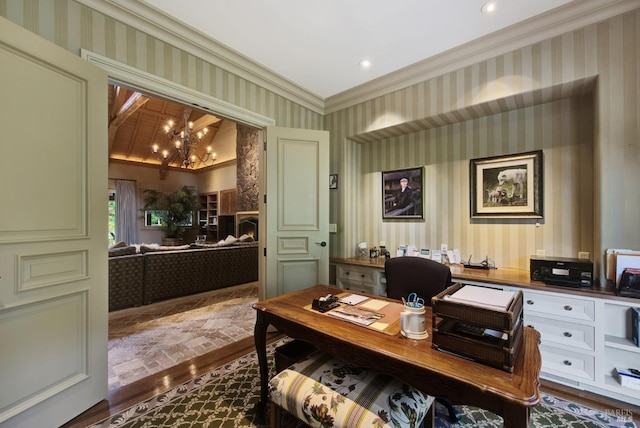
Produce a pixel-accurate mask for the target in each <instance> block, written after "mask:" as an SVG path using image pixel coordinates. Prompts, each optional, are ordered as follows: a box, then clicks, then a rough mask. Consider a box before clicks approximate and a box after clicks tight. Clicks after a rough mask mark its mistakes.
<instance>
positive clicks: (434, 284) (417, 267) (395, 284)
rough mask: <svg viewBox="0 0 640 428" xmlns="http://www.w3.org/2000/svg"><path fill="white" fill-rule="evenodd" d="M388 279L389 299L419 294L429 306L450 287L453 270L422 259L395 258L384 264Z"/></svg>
mask: <svg viewBox="0 0 640 428" xmlns="http://www.w3.org/2000/svg"><path fill="white" fill-rule="evenodd" d="M384 271H385V275H386V277H387V297H390V298H392V299H397V300H400V299H402V298H403V297H404V298H406V297H407V296H408V295H409V293H417V294H418V295H419V296H420V297H422V298H423V299H424V301H425V303H426V305H427V306H431V298H432V297H433V296H435V295H436V294H438V293H440V292H441V291H443V290H444V289H445V288H447V287H449V286H450V285H451V284H452V282H451V270H450V269H449V267H448V266H446V265H443V264H442V263H438V262H434V261H433V260H429V259H425V258H422V257H410V256H405V257H395V258H392V259H388V260H387V261H386V262H385V264H384Z"/></svg>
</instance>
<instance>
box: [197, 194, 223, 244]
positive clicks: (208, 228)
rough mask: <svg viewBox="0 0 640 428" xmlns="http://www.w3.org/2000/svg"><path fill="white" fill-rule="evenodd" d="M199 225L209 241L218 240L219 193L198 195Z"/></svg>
mask: <svg viewBox="0 0 640 428" xmlns="http://www.w3.org/2000/svg"><path fill="white" fill-rule="evenodd" d="M198 205H199V206H198V224H199V226H200V229H201V231H202V234H205V235H207V241H213V242H215V241H217V240H218V192H210V193H201V194H199V195H198Z"/></svg>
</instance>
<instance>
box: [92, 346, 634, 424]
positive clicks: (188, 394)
mask: <svg viewBox="0 0 640 428" xmlns="http://www.w3.org/2000/svg"><path fill="white" fill-rule="evenodd" d="M284 341H286V339H283V340H281V341H279V342H276V343H274V344H271V345H270V346H269V348H268V349H267V351H268V356H269V358H270V359H272V358H273V350H274V349H275V347H276V346H279V345H281V344H283V343H284ZM269 367H273V362H272V361H271V362H270V364H269ZM259 391H260V376H259V373H258V360H257V355H256V353H255V352H252V353H250V354H247V355H245V356H243V357H240V358H238V359H236V360H234V361H231V362H230V363H228V364H225V365H224V366H221V367H218V368H216V369H215V370H212V371H210V372H208V373H206V374H204V375H202V376H200V377H197V378H195V379H193V380H191V381H189V382H186V383H184V384H182V385H180V386H177V387H175V388H173V389H171V390H169V391H166V392H164V393H162V394H160V395H157V396H155V397H153V398H152V399H150V400H146V401H143V402H141V403H138V404H137V405H135V406H133V407H131V408H129V409H127V410H125V411H124V412H122V413H120V414H118V415H115V416H112V417H110V418H108V419H105V420H103V421H100V422H98V423H96V424H94V425H91V428H107V427H122V428H125V427H126V428H136V427H137V428H142V427H154V428H155V427H158V428H160V427H181V428H188V427H189V428H201V427H211V428H213V427H216V428H217V427H225V428H226V427H238V428H244V427H252V428H267V424H266V420H265V419H264V417H260V416H259V415H257V414H256V412H255V411H254V407H255V405H256V403H257V402H258V395H259ZM458 409H459V410H460V413H461V421H460V423H458V424H450V423H449V422H448V421H447V420H446V410H445V409H444V408H443V407H441V406H440V405H438V406H437V407H436V427H464V428H467V427H468V428H471V427H501V426H502V419H501V418H500V417H499V416H496V415H494V414H493V413H491V412H488V411H485V410H482V409H478V408H474V407H468V406H459V407H458ZM298 425H299V426H303V425H301V424H298ZM531 426H532V427H536V428H547V427H629V428H632V427H633V428H635V427H636V425H635V423H633V422H631V421H627V420H619V419H617V418H615V417H613V416H609V415H607V414H605V413H602V412H600V411H598V410H595V409H591V408H588V407H584V406H579V405H577V404H575V403H571V402H568V401H566V400H562V399H560V398H557V397H553V396H551V395H547V394H543V395H542V400H541V403H540V404H539V405H538V406H536V407H535V408H534V409H533V411H532V414H531Z"/></svg>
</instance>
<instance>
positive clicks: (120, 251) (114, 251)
mask: <svg viewBox="0 0 640 428" xmlns="http://www.w3.org/2000/svg"><path fill="white" fill-rule="evenodd" d="M132 254H136V247H134V246H131V247H117V248H109V257H118V256H130V255H132Z"/></svg>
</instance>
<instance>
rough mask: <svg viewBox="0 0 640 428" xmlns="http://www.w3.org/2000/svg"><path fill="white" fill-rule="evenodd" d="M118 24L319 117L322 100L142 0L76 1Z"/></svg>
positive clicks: (322, 106) (322, 111)
mask: <svg viewBox="0 0 640 428" xmlns="http://www.w3.org/2000/svg"><path fill="white" fill-rule="evenodd" d="M75 1H77V2H78V3H80V4H82V5H84V6H86V7H88V8H90V9H93V10H95V11H97V12H100V13H103V14H104V15H106V16H109V17H111V18H113V19H115V20H117V21H120V22H122V23H124V24H126V25H129V26H131V27H132V28H135V29H136V30H139V31H142V32H143V33H146V34H149V35H150V36H153V37H155V38H157V39H158V40H162V41H163V42H166V43H169V44H171V45H173V46H175V47H177V48H178V49H181V50H183V51H185V52H188V53H190V54H192V55H195V56H197V57H198V58H202V59H204V60H205V61H207V62H209V63H211V64H213V65H215V66H218V67H220V68H222V69H224V70H227V71H229V72H230V73H233V74H235V75H236V76H238V77H241V78H243V79H245V80H247V81H249V82H251V83H254V84H256V85H258V86H260V87H262V88H264V89H266V90H269V91H271V92H273V93H275V94H277V95H280V96H282V97H284V98H287V99H289V100H291V101H293V102H295V103H298V104H300V105H301V106H303V107H305V108H308V109H309V110H312V111H314V112H316V113H318V114H324V100H323V99H322V98H321V97H319V96H318V95H316V94H313V93H311V92H310V91H307V90H306V89H304V88H302V87H300V86H298V85H296V84H295V83H293V82H291V81H290V80H288V79H286V78H284V77H283V76H281V75H279V74H277V73H275V72H273V71H271V70H269V69H267V68H265V67H263V66H262V65H260V64H258V63H256V62H254V61H252V60H251V59H250V58H247V57H246V56H243V55H241V54H240V53H238V52H236V51H234V50H232V49H230V48H228V47H226V46H225V45H223V44H221V43H219V42H217V41H215V40H213V39H211V38H209V37H207V36H205V35H204V34H202V33H200V32H199V31H197V30H195V29H193V28H191V27H188V26H186V25H184V24H182V23H181V22H178V21H176V20H174V19H172V18H171V17H168V16H166V15H165V14H163V13H161V12H159V11H158V10H156V9H155V8H152V7H150V6H149V5H147V4H145V3H144V0H75Z"/></svg>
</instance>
